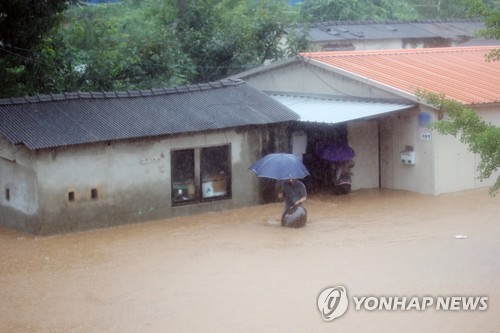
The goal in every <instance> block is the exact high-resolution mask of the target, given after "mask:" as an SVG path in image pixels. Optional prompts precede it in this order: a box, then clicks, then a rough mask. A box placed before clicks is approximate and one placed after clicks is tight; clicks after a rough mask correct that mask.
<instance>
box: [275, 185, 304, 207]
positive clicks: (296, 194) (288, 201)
mask: <svg viewBox="0 0 500 333" xmlns="http://www.w3.org/2000/svg"><path fill="white" fill-rule="evenodd" d="M281 192H283V195H284V196H285V209H286V210H288V209H290V207H292V206H294V205H295V203H296V202H297V201H298V200H299V199H301V198H303V197H305V196H307V191H306V187H305V186H304V184H303V183H302V182H300V181H298V180H296V181H295V182H294V183H290V181H283V182H282V184H281Z"/></svg>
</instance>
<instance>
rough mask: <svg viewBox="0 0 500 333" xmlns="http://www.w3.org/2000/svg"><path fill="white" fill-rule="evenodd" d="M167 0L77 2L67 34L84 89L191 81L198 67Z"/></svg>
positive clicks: (68, 15)
mask: <svg viewBox="0 0 500 333" xmlns="http://www.w3.org/2000/svg"><path fill="white" fill-rule="evenodd" d="M174 9H175V6H173V5H172V4H170V3H168V2H167V1H161V0H154V1H149V2H147V3H138V2H136V1H124V2H123V3H122V4H121V5H109V6H99V7H86V8H81V7H72V8H71V10H69V11H67V12H66V21H65V23H66V24H65V25H64V28H63V30H62V31H61V34H62V35H63V36H64V39H65V45H66V47H67V48H68V49H69V50H70V53H71V55H72V56H71V57H70V61H71V63H72V68H73V69H74V71H76V72H77V73H78V78H77V81H76V82H75V84H74V85H75V86H76V87H77V88H78V90H83V91H89V90H125V89H145V88H151V87H158V86H170V85H177V84H183V83H186V82H188V79H189V78H190V76H192V73H193V71H194V69H193V68H194V67H193V65H192V63H191V61H190V59H188V58H186V56H185V55H184V53H183V52H182V51H181V49H180V47H179V42H178V41H177V39H176V36H175V29H174V28H173V27H172V26H171V25H172V23H173V22H174V19H175V15H174V14H173V13H175V11H174Z"/></svg>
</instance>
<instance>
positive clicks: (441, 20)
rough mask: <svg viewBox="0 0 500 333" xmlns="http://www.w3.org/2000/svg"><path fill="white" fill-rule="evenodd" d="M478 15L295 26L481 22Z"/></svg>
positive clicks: (297, 25)
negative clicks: (475, 16)
mask: <svg viewBox="0 0 500 333" xmlns="http://www.w3.org/2000/svg"><path fill="white" fill-rule="evenodd" d="M483 21H484V20H483V19H482V18H480V17H477V18H438V19H412V20H343V21H340V20H339V21H320V22H312V23H297V24H295V27H302V26H308V27H310V28H317V27H320V26H332V25H360V24H363V25H368V24H405V23H453V22H456V23H464V22H483Z"/></svg>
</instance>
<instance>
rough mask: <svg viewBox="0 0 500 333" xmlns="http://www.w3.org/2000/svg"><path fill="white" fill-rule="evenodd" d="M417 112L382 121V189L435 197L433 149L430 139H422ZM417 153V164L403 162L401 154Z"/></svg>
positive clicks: (395, 115)
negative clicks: (411, 150)
mask: <svg viewBox="0 0 500 333" xmlns="http://www.w3.org/2000/svg"><path fill="white" fill-rule="evenodd" d="M418 114H419V110H418V109H413V110H408V111H402V112H398V113H397V114H391V115H389V116H387V117H384V118H382V119H381V121H380V125H381V129H380V146H381V149H380V150H381V151H380V154H381V186H382V187H385V188H391V189H397V190H407V191H413V192H418V193H422V194H434V172H433V166H434V160H433V159H434V157H433V155H434V150H433V145H432V139H431V140H423V139H422V138H421V136H420V130H419V124H418ZM407 146H410V147H412V148H413V150H414V151H415V155H416V163H415V164H414V165H408V164H403V163H402V162H401V152H402V151H405V150H406V149H407Z"/></svg>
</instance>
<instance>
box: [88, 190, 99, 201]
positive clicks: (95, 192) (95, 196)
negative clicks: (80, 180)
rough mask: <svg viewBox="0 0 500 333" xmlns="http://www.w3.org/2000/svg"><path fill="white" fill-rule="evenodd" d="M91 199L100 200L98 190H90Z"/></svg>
mask: <svg viewBox="0 0 500 333" xmlns="http://www.w3.org/2000/svg"><path fill="white" fill-rule="evenodd" d="M90 198H92V199H94V200H97V199H99V194H98V193H97V189H96V188H93V189H91V190H90Z"/></svg>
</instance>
